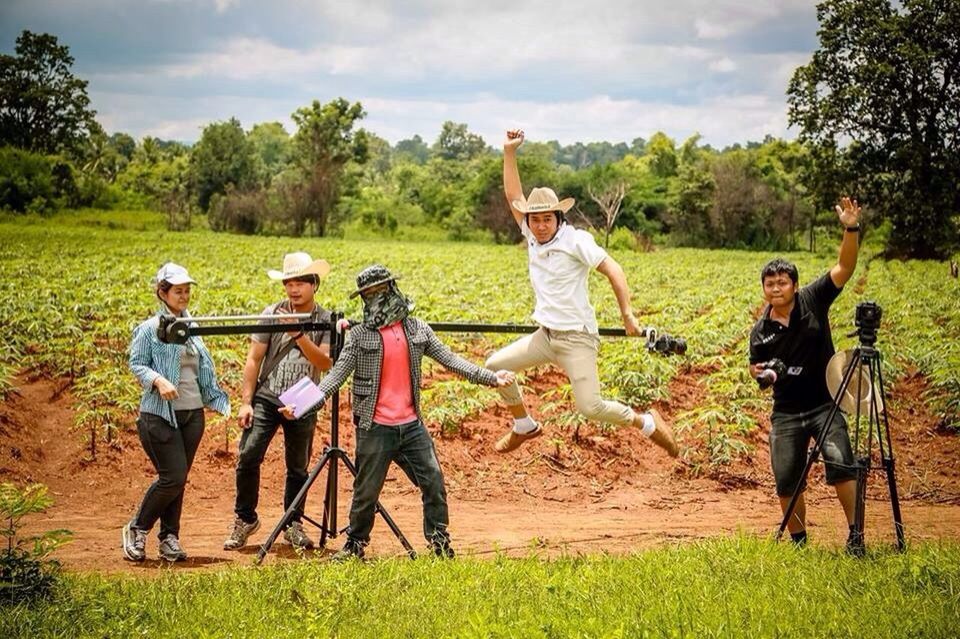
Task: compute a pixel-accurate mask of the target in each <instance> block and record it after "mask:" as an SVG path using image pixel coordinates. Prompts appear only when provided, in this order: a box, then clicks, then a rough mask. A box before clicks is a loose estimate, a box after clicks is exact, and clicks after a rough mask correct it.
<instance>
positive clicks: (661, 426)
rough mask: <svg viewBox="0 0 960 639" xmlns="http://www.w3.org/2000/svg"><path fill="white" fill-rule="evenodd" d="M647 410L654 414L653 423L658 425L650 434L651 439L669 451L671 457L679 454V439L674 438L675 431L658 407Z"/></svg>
mask: <svg viewBox="0 0 960 639" xmlns="http://www.w3.org/2000/svg"><path fill="white" fill-rule="evenodd" d="M647 412H649V413H650V414H651V415H652V416H653V423H655V424H656V425H657V429H656V430H655V431H653V434H652V435H650V441H652V442H653V443H654V444H656V445H657V446H659V447H660V448H662V449H664V450H665V451H667V454H668V455H670V456H671V457H676V456H677V455H679V454H680V447H679V446H677V440H675V439H674V438H673V431H672V430H670V427H669V426H667V422H665V421H664V420H663V417H661V416H660V413H658V412H657V410H656V409H654V408H651V409H650V410H649V411H647Z"/></svg>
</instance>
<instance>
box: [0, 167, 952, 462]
mask: <svg viewBox="0 0 960 639" xmlns="http://www.w3.org/2000/svg"><path fill="white" fill-rule="evenodd" d="M405 166H407V167H410V168H412V169H413V170H415V171H420V170H421V169H422V167H416V166H415V165H405ZM394 170H398V169H397V168H395V169H394ZM381 195H382V194H381ZM370 197H371V200H370V201H369V202H376V199H373V196H370ZM377 197H380V196H379V195H378V196H377ZM394 197H396V198H399V197H400V196H399V194H396V195H395V196H394ZM398 201H399V200H398ZM369 202H368V203H369ZM398 206H399V204H398ZM405 206H412V205H409V204H406V205H405ZM369 210H370V211H371V212H372V211H375V210H376V207H375V206H373V205H372V204H371V205H370V207H369ZM398 210H399V209H398ZM52 222H53V223H52V224H46V223H43V222H42V221H40V220H38V219H36V218H32V217H23V216H21V217H19V218H14V217H13V216H9V217H8V218H5V219H4V218H0V296H2V297H3V299H4V300H5V304H4V305H2V306H0V324H2V325H3V326H5V327H7V335H8V340H7V342H6V343H5V349H4V350H3V352H2V353H0V371H8V372H7V373H6V376H7V377H6V379H8V380H9V376H10V375H12V374H13V372H14V371H16V370H22V369H27V370H31V371H33V372H34V373H35V374H40V375H45V376H49V377H66V378H68V379H72V380H74V381H75V385H74V394H75V396H76V397H77V401H78V405H77V410H78V413H77V414H78V420H79V432H78V434H77V435H76V436H78V437H82V438H84V439H85V440H86V439H88V438H89V437H90V436H91V434H93V436H94V437H95V441H96V442H99V441H103V440H108V441H109V440H110V439H111V438H112V437H113V434H114V433H115V432H116V431H117V429H128V428H131V427H132V424H133V416H134V415H135V412H136V405H137V401H138V398H139V392H140V389H139V386H138V385H137V384H136V383H135V381H134V380H133V378H132V376H131V375H130V373H129V371H128V370H127V365H126V347H127V344H128V342H129V339H130V331H131V330H132V328H133V327H134V326H135V325H136V324H137V323H138V322H139V321H141V320H142V319H145V318H146V317H147V316H148V315H149V314H150V312H151V311H152V309H153V308H154V307H155V304H156V302H155V299H154V297H153V295H152V292H151V290H150V287H149V285H148V281H149V278H150V276H151V275H152V274H153V272H154V271H155V269H156V268H157V266H159V265H160V264H162V263H164V262H166V261H168V260H176V261H178V262H179V263H183V264H184V265H185V266H187V267H188V268H189V269H190V271H191V273H192V274H193V275H194V277H196V278H197V279H198V281H199V282H200V286H198V287H197V288H196V290H195V295H194V298H193V300H192V310H193V311H194V312H196V313H197V314H204V315H229V314H248V313H251V312H257V311H259V310H260V309H262V308H263V307H264V306H265V305H267V304H269V303H270V302H273V301H276V300H277V299H280V298H281V297H282V295H283V292H282V289H281V288H280V287H279V285H277V284H275V283H273V282H271V281H269V280H268V279H267V278H266V277H265V275H264V271H265V270H266V269H269V268H276V265H277V264H278V263H279V260H280V259H281V257H282V255H283V254H284V253H286V252H288V251H290V250H292V248H291V246H290V240H289V239H284V238H270V237H238V236H229V237H226V236H223V235H220V234H214V233H210V232H209V231H202V230H200V231H190V232H186V233H178V234H170V233H164V232H163V219H162V218H161V217H160V216H158V215H156V214H149V213H146V212H137V211H130V212H111V213H108V214H107V213H104V214H98V213H96V212H93V211H85V212H79V213H64V214H60V215H57V216H55V217H54V218H53V219H52ZM363 228H366V227H363ZM347 229H348V232H349V233H350V234H351V235H350V237H354V235H353V233H354V232H355V233H356V234H357V235H360V234H361V230H362V229H354V227H352V226H349V225H348V226H347ZM411 229H420V230H422V232H423V233H424V234H425V236H426V234H427V233H433V234H434V235H433V236H429V237H430V239H434V240H436V239H441V238H442V236H443V235H444V234H446V233H447V232H448V231H445V230H442V229H441V228H440V227H439V226H438V225H431V224H430V223H429V222H427V223H425V224H423V225H420V226H409V227H405V226H403V225H398V228H397V231H396V237H402V236H403V235H404V234H405V233H412V231H411ZM615 233H616V232H615ZM614 239H615V240H616V235H615V236H614ZM836 242H837V233H834V236H833V238H832V241H831V242H830V246H828V247H827V248H826V249H825V250H824V252H823V253H822V254H810V253H793V254H788V255H787V256H786V257H788V259H791V260H792V261H794V262H795V263H797V265H798V267H799V269H800V275H801V283H804V282H807V281H811V280H812V279H813V278H815V277H817V276H818V275H820V274H821V273H823V272H825V271H826V270H827V269H828V268H829V267H830V266H831V265H832V264H833V263H835V261H836ZM615 243H616V242H615ZM825 246H826V245H825ZM296 248H298V249H300V250H305V251H308V252H309V253H311V254H312V255H314V256H317V257H319V256H322V257H323V258H325V259H326V260H328V261H329V262H330V263H331V264H332V265H333V272H332V273H331V274H330V276H329V277H327V278H326V279H325V280H324V282H323V284H322V286H321V287H320V290H319V294H318V295H319V296H318V300H319V302H320V303H321V304H322V305H323V306H325V307H327V308H331V309H341V310H343V311H345V312H346V313H347V315H348V316H353V317H355V316H357V314H358V313H359V312H360V308H359V304H358V303H357V302H356V300H353V301H350V300H348V297H347V296H348V294H349V293H350V292H351V291H352V290H353V288H354V281H353V278H354V276H355V275H356V273H357V272H359V271H360V270H361V269H362V268H363V267H364V266H367V265H368V264H370V263H373V262H380V263H384V264H387V265H388V266H389V267H390V268H391V269H392V270H394V271H395V272H397V273H399V274H401V275H402V276H403V278H404V279H403V280H402V288H403V290H404V292H405V293H406V294H408V295H410V296H411V297H412V298H413V299H414V301H415V302H416V304H417V310H416V313H417V315H418V316H419V317H421V318H423V319H425V320H427V321H470V322H488V323H525V322H527V321H528V317H529V314H530V312H531V310H532V308H533V295H532V292H531V290H530V286H529V282H528V275H527V264H526V257H525V253H524V251H523V250H521V249H518V247H515V246H491V245H471V244H451V243H443V242H396V241H383V240H382V239H379V240H378V241H372V242H371V241H350V242H344V241H342V240H334V239H316V238H314V239H302V240H300V241H299V242H298V244H297V247H296ZM827 249H829V250H827ZM611 250H612V251H613V254H614V257H615V258H616V259H617V261H618V262H619V263H620V264H621V265H622V266H623V268H624V270H625V271H626V273H627V276H628V278H629V282H630V285H631V290H632V304H633V308H634V309H635V311H636V313H637V315H638V319H639V322H640V324H641V325H642V326H655V327H657V328H658V329H660V330H661V331H665V332H668V333H671V334H673V335H676V336H678V337H683V338H685V339H686V340H687V342H688V345H689V350H688V352H687V354H686V355H685V356H684V357H682V358H681V357H670V358H665V357H661V356H658V355H655V354H651V353H649V352H647V351H646V349H645V348H644V346H643V343H642V341H641V340H638V339H604V340H603V343H602V347H601V355H600V358H599V361H598V368H599V375H600V380H601V383H602V385H603V392H604V394H605V396H607V397H611V398H614V399H617V400H620V401H623V402H625V403H627V404H629V405H631V406H634V407H636V408H644V407H646V406H648V405H649V404H650V403H651V402H658V401H659V402H668V403H669V402H671V401H673V398H672V397H671V387H672V386H673V385H675V384H680V385H681V386H688V385H698V384H699V385H700V386H701V387H702V388H703V390H704V393H703V396H702V398H701V399H700V400H699V401H698V406H697V409H698V411H702V412H698V411H693V412H690V413H688V414H683V415H680V416H679V419H678V425H679V426H680V427H681V430H682V431H683V432H682V433H681V435H682V439H683V440H684V442H685V443H688V444H696V445H695V446H694V448H693V452H691V453H690V457H689V459H690V461H692V462H693V463H696V464H699V465H701V466H702V467H704V468H709V467H712V466H717V465H722V464H723V463H725V462H727V461H729V460H732V459H735V458H736V457H737V456H738V455H740V454H742V452H743V451H744V450H746V448H744V445H748V444H749V442H750V441H751V437H753V436H754V433H755V429H756V427H757V423H756V422H757V417H758V416H759V415H762V414H763V413H765V412H767V411H768V410H769V399H768V398H767V397H766V396H764V395H763V394H761V393H760V392H759V391H758V390H757V388H756V384H755V383H754V382H753V381H752V380H750V379H748V378H747V376H746V374H745V365H746V361H747V342H746V339H747V335H748V333H749V330H750V327H751V326H752V325H753V322H754V319H755V317H754V313H755V312H756V309H757V308H758V307H759V306H760V305H761V303H762V295H761V290H760V284H759V277H758V274H759V271H760V268H761V267H762V266H763V264H764V263H765V262H766V261H767V259H769V256H766V255H763V254H757V253H751V252H745V251H704V250H697V249H669V250H658V251H655V252H650V253H641V252H635V251H632V250H631V251H623V250H620V249H618V248H615V249H611ZM38 269H39V270H40V271H43V270H44V269H47V270H49V269H55V270H56V272H57V273H58V276H57V278H55V279H52V280H51V279H42V278H41V279H40V280H37V278H36V275H35V274H36V272H37V271H38ZM937 269H943V273H944V276H943V277H942V278H940V277H936V278H934V277H931V276H930V273H931V272H937ZM861 277H865V278H866V282H867V287H868V288H867V291H866V295H867V296H869V297H872V298H876V299H877V300H878V301H880V302H881V304H883V305H884V308H885V311H886V314H885V324H884V327H883V331H882V333H881V347H882V348H884V349H887V344H889V345H890V348H889V349H888V350H885V355H886V360H885V361H888V362H890V363H891V364H893V365H895V368H894V369H892V370H890V371H889V372H890V376H889V379H890V380H891V381H892V380H894V379H896V378H897V377H899V376H900V375H901V374H906V373H907V372H909V371H911V370H913V369H917V370H919V371H921V372H922V373H923V374H926V375H928V376H929V377H930V380H931V386H932V389H933V390H931V395H930V402H931V404H932V406H933V407H934V408H935V410H937V411H938V412H941V414H943V415H945V416H948V415H955V414H956V408H955V407H956V404H957V397H958V396H960V395H958V394H957V392H956V388H955V385H954V386H951V383H952V382H951V380H956V379H958V378H960V361H957V358H956V357H954V356H953V355H955V353H954V350H955V349H954V348H953V346H954V345H955V344H958V343H960V333H958V332H957V330H956V329H955V328H956V327H955V326H954V325H955V324H956V322H957V321H958V317H960V307H957V305H956V304H955V303H954V301H955V299H956V286H955V283H956V280H954V279H952V278H949V277H947V276H946V265H944V264H939V265H938V264H936V263H928V262H917V263H914V262H908V263H905V264H903V265H899V263H896V262H890V263H886V262H882V261H880V260H875V259H874V260H871V259H870V249H869V247H867V248H866V249H865V250H864V254H863V255H862V256H861V260H860V265H859V267H858V271H857V275H856V278H857V279H858V280H859V278H861ZM24 281H30V282H32V284H31V286H30V287H25V286H23V285H22V282H24ZM91 282H96V285H91ZM718 287H719V288H718ZM590 288H591V298H592V301H593V304H594V306H595V308H596V309H597V314H598V320H599V323H600V325H601V326H620V325H621V319H620V316H619V311H618V307H617V304H616V301H615V299H614V296H613V293H612V291H611V289H610V286H609V284H608V283H607V282H606V280H605V279H604V278H603V277H602V276H601V275H599V274H597V275H593V276H591V282H590ZM860 299H862V298H861V297H860V296H858V295H857V294H856V292H855V291H853V290H851V291H848V292H845V293H844V295H841V296H840V298H839V299H838V300H837V302H836V303H835V304H834V305H833V308H832V311H831V322H832V325H833V326H834V336H835V339H836V341H837V346H838V348H844V347H846V346H848V345H850V340H849V339H846V338H843V337H842V335H843V334H844V333H845V332H847V331H848V330H849V329H851V328H852V318H853V307H854V305H855V303H856V302H857V301H859V300H860ZM473 339H475V338H474V337H470V336H459V337H456V338H453V339H451V340H450V343H451V346H454V347H461V348H462V347H463V346H464V345H465V344H468V343H470V342H471V341H472V340H473ZM512 339H513V337H512V336H498V337H491V338H489V340H488V341H483V342H480V343H479V345H474V347H473V348H471V352H473V353H477V352H480V353H489V352H492V351H493V350H494V349H496V348H497V347H498V346H500V345H503V344H505V343H506V342H507V341H508V340H512ZM208 344H209V346H210V347H211V350H212V352H213V354H214V357H215V359H216V361H217V363H218V371H219V372H220V374H221V376H222V378H223V379H224V380H225V385H226V388H227V389H228V391H230V392H231V394H232V395H233V396H236V395H237V393H238V390H239V379H240V373H241V370H242V366H243V361H244V356H245V352H246V347H247V340H246V339H245V338H244V337H243V336H231V337H217V338H212V337H211V338H210V339H208ZM7 383H9V382H7ZM953 383H954V384H955V382H953ZM440 388H443V387H440ZM473 392H476V393H479V392H480V391H479V390H475V389H470V390H469V391H467V390H465V391H463V392H462V393H459V394H457V395H456V396H454V397H453V399H452V403H451V404H450V405H449V406H448V405H446V404H445V403H444V402H443V401H438V402H437V404H436V405H437V406H438V407H440V409H442V410H450V411H457V413H458V415H469V414H471V413H472V411H473V410H475V406H473V405H469V402H468V401H467V400H468V399H469V398H470V397H474V396H473V395H470V393H473ZM491 397H493V396H492V395H491ZM461 400H463V402H464V404H463V405H460V402H461ZM495 401H496V400H490V401H489V402H488V405H489V404H492V403H494V402H495ZM551 401H560V402H561V403H563V404H564V405H563V406H558V409H557V410H558V415H559V414H561V413H563V412H564V411H571V410H572V409H573V405H572V402H570V400H569V398H566V399H560V400H558V399H556V398H554V399H551ZM951 407H953V408H951ZM457 419H459V417H454V418H450V419H448V420H447V421H448V423H451V424H452V423H454V422H455V421H456V420H457ZM559 419H562V417H561V418H559ZM438 420H439V418H438ZM451 420H453V421H451ZM945 423H947V424H951V423H956V418H955V417H948V418H946V419H945Z"/></svg>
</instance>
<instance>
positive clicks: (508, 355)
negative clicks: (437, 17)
mask: <svg viewBox="0 0 960 639" xmlns="http://www.w3.org/2000/svg"><path fill="white" fill-rule="evenodd" d="M521 144H523V131H520V130H512V131H507V139H506V141H505V142H504V145H503V190H504V193H505V194H506V196H507V202H508V203H509V205H510V211H511V213H512V214H513V218H514V220H516V222H517V224H518V225H519V226H520V230H521V232H522V233H523V237H524V239H525V240H526V242H527V252H528V262H529V268H530V282H531V284H532V285H533V292H534V295H535V297H536V306H535V309H534V311H533V320H534V321H535V322H536V323H537V324H538V325H539V326H540V328H539V329H538V330H537V331H536V332H535V333H533V334H531V335H528V336H526V337H523V338H521V339H519V340H517V341H516V342H514V343H512V344H510V345H509V346H506V347H505V348H502V349H500V350H499V351H497V352H496V353H494V354H493V355H491V356H490V358H489V359H488V360H487V363H486V365H487V368H489V369H491V370H498V369H506V370H509V371H515V372H516V371H521V370H524V369H527V368H530V367H532V366H539V365H541V364H547V363H552V364H555V365H557V366H559V367H560V368H562V369H563V371H564V372H565V373H566V374H567V377H568V378H569V379H570V386H571V388H572V389H573V396H574V399H575V400H576V404H577V410H579V411H580V412H581V413H582V414H583V415H584V416H585V417H587V418H588V419H592V420H596V421H600V422H606V423H611V424H616V425H619V426H636V427H638V428H640V429H641V432H642V433H643V435H644V436H646V437H647V438H649V439H650V440H651V441H652V442H653V443H655V444H656V445H657V446H660V447H661V448H663V449H664V450H666V451H667V453H668V454H669V455H670V456H671V457H676V456H677V453H678V449H677V444H676V442H675V441H674V438H673V433H672V431H671V430H670V427H669V426H668V425H667V423H666V422H665V421H664V420H663V418H662V417H661V416H660V414H659V413H657V411H656V410H653V409H650V410H649V411H647V412H646V413H642V414H638V413H636V412H634V411H633V409H632V408H630V407H629V406H625V405H623V404H621V403H619V402H615V401H610V400H606V399H604V398H603V397H602V396H601V394H600V381H599V378H598V376H597V353H598V352H599V348H600V339H599V337H598V335H599V333H598V327H597V318H596V315H595V314H594V311H593V307H592V306H591V305H590V300H589V298H588V295H587V280H588V279H589V277H590V272H591V271H592V270H594V269H596V270H598V271H599V272H600V273H602V274H603V275H604V276H605V277H606V278H607V279H608V280H609V281H610V286H611V287H612V288H613V293H614V295H615V296H616V298H617V305H618V306H619V307H620V315H621V317H622V318H623V324H624V327H625V328H626V332H627V335H640V333H641V329H640V327H639V325H638V324H637V320H636V318H634V316H633V310H632V309H631V308H630V289H629V287H628V285H627V278H626V275H625V274H624V272H623V269H622V268H621V267H620V265H619V264H618V263H617V262H616V261H615V260H614V259H613V258H612V257H610V256H609V255H607V252H606V251H604V250H603V249H602V248H600V247H599V246H597V243H596V242H595V241H594V239H593V236H592V235H590V234H589V233H587V232H586V231H581V230H579V229H575V228H573V227H572V226H570V225H569V224H567V223H566V222H565V221H564V219H563V214H564V213H565V212H567V211H568V210H570V208H571V207H572V206H573V203H574V201H573V198H566V199H564V200H559V199H558V198H557V195H556V193H554V192H553V190H551V189H548V188H535V189H533V191H531V193H530V196H529V197H527V198H524V197H523V187H522V185H521V182H520V172H519V170H518V169H517V157H516V152H517V149H518V148H519V147H520V145H521ZM500 394H501V396H502V397H503V399H504V402H505V403H506V404H507V406H508V407H509V409H510V412H511V413H512V414H513V417H514V423H513V428H511V430H510V431H509V432H508V433H507V434H506V435H504V436H503V437H502V438H500V440H499V441H497V443H496V444H495V446H494V448H495V450H496V451H497V452H500V453H508V452H510V451H513V450H515V449H516V448H518V447H519V446H521V445H522V444H523V443H524V442H526V441H528V440H530V439H533V438H535V437H539V436H540V435H541V434H542V433H543V429H542V428H541V427H540V425H539V424H537V423H536V422H535V421H533V419H531V417H530V416H529V415H528V414H527V410H526V408H525V406H524V405H523V398H522V396H521V395H520V388H519V386H518V385H517V383H516V382H514V383H513V384H510V385H509V386H506V387H504V388H501V389H500Z"/></svg>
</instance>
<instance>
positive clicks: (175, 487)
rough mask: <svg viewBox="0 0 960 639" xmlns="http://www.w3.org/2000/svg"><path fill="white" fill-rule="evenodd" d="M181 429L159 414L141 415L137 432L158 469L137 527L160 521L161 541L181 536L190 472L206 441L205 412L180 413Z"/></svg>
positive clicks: (186, 411) (148, 526)
mask: <svg viewBox="0 0 960 639" xmlns="http://www.w3.org/2000/svg"><path fill="white" fill-rule="evenodd" d="M176 416H177V425H178V428H174V427H173V426H171V425H170V422H168V421H167V420H165V419H164V418H163V417H160V416H159V415H154V414H152V413H140V416H139V417H138V418H137V433H138V434H139V435H140V443H141V444H143V450H145V451H146V453H147V457H149V458H150V461H151V462H152V463H153V467H154V468H156V469H157V475H158V477H157V480H156V481H154V482H153V483H152V484H150V487H149V488H147V492H146V494H145V495H144V496H143V503H141V504H140V510H139V511H137V516H136V518H135V520H134V524H133V525H134V527H135V528H138V529H140V530H150V529H151V528H153V526H154V524H156V523H157V520H158V519H159V520H160V539H161V540H162V539H164V538H165V537H166V536H167V535H173V536H174V537H177V538H179V537H180V513H181V512H182V510H183V489H184V486H186V484H187V473H189V472H190V467H191V466H192V465H193V458H194V456H195V455H196V453H197V448H198V447H199V446H200V440H201V439H202V438H203V429H204V424H205V422H204V416H203V409H202V408H198V409H196V410H178V411H177V412H176Z"/></svg>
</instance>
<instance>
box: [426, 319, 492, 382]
mask: <svg viewBox="0 0 960 639" xmlns="http://www.w3.org/2000/svg"><path fill="white" fill-rule="evenodd" d="M418 324H419V330H421V331H424V332H425V333H426V334H427V348H426V351H425V352H426V354H427V355H428V356H430V357H431V358H432V359H434V360H436V361H437V362H438V363H439V364H440V365H441V366H443V367H444V368H446V369H447V370H451V371H453V372H454V373H456V374H458V375H460V376H461V377H464V378H466V379H467V380H468V381H470V382H473V383H474V384H483V385H484V386H496V385H497V376H496V375H494V373H493V372H492V371H490V370H487V369H486V368H483V367H481V366H477V365H476V364H474V363H473V362H469V361H467V360H465V359H463V358H462V357H460V356H459V355H457V354H456V353H454V352H453V351H451V350H450V349H449V348H447V347H446V345H444V343H443V342H441V341H440V338H438V337H437V334H436V333H434V332H433V329H432V328H430V327H429V326H428V325H427V324H425V323H423V322H418Z"/></svg>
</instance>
